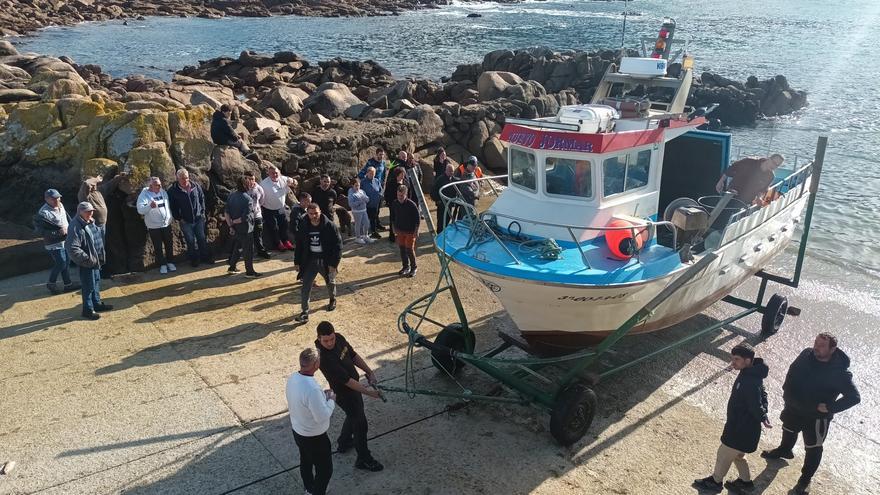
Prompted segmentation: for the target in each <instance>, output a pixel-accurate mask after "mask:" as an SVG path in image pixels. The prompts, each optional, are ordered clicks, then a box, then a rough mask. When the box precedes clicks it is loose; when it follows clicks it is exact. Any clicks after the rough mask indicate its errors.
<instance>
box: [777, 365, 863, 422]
mask: <svg viewBox="0 0 880 495" xmlns="http://www.w3.org/2000/svg"><path fill="white" fill-rule="evenodd" d="M782 398H783V399H784V400H785V409H786V410H787V411H788V412H791V413H794V414H797V415H798V416H802V417H805V418H818V417H821V416H825V415H824V414H823V413H820V412H819V411H818V409H817V406H818V405H819V404H821V403H825V404H827V405H828V415H827V416H828V417H829V418H830V417H833V416H834V415H835V414H837V413H839V412H841V411H845V410H847V409H849V408H850V407H852V406H854V405H856V404H858V403H859V402H861V400H862V398H861V396H860V395H859V391H858V390H857V389H856V386H855V384H854V383H853V380H852V373H850V371H849V356H847V355H846V353H845V352H843V350H842V349H840V348H838V349H837V350H835V351H834V354H832V355H831V360H830V361H828V362H827V363H823V362H821V361H819V360H818V359H816V356H815V355H813V349H811V348H807V349H804V350H803V352H801V354H800V356H798V357H797V359H795V360H794V362H793V363H791V366H790V367H789V368H788V374H786V375H785V382H783V384H782Z"/></svg>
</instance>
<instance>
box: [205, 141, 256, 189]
mask: <svg viewBox="0 0 880 495" xmlns="http://www.w3.org/2000/svg"><path fill="white" fill-rule="evenodd" d="M245 172H252V173H254V174H255V175H256V176H257V177H260V175H261V174H260V166H259V165H257V163H256V162H254V161H251V160H248V159H246V158H245V157H243V156H241V152H239V151H238V149H236V148H233V147H231V146H215V147H214V150H213V152H212V153H211V170H210V177H211V183H212V185H213V186H214V187H215V188H216V189H217V194H218V195H219V196H220V197H221V198H222V199H224V200H225V198H226V197H227V196H228V195H229V193H230V192H231V191H234V190H235V184H236V181H237V180H238V177H240V176H241V175H242V174H244V173H245Z"/></svg>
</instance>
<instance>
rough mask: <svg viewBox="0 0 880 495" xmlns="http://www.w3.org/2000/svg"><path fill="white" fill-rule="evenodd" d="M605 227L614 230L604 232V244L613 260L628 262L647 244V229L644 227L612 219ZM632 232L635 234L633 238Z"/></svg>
mask: <svg viewBox="0 0 880 495" xmlns="http://www.w3.org/2000/svg"><path fill="white" fill-rule="evenodd" d="M606 227H608V228H611V229H616V230H606V231H605V244H606V245H607V246H608V250H609V251H611V256H612V257H614V258H615V259H618V260H622V261H626V260H629V259H630V258H632V257H633V256H634V255H635V254H636V253H638V252H639V251H640V250H641V249H642V247H644V245H645V243H647V242H648V228H647V227H645V226H642V225H635V224H633V223H632V222H628V221H626V220H622V219H614V220H611V221H610V222H608V225H606ZM624 227H629V228H624ZM633 232H635V236H633Z"/></svg>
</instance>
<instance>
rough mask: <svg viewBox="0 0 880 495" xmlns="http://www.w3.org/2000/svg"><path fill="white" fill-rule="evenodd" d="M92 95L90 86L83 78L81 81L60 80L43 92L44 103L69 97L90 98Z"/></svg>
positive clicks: (53, 82)
mask: <svg viewBox="0 0 880 495" xmlns="http://www.w3.org/2000/svg"><path fill="white" fill-rule="evenodd" d="M89 93H91V89H90V88H89V85H88V84H86V82H85V81H83V80H82V79H81V78H80V80H79V81H77V80H75V79H69V78H66V77H64V78H59V79H56V80H54V81H52V82H51V83H50V84H49V85H48V86H47V87H46V90H45V91H43V101H48V100H57V99H59V98H64V97H67V96H88V95H89Z"/></svg>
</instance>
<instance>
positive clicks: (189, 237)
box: [180, 217, 211, 262]
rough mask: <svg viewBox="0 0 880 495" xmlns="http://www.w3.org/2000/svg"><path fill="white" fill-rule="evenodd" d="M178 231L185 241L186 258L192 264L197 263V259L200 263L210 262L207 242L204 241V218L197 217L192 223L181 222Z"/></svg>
mask: <svg viewBox="0 0 880 495" xmlns="http://www.w3.org/2000/svg"><path fill="white" fill-rule="evenodd" d="M180 230H181V231H182V232H183V238H184V240H186V257H187V258H189V260H190V261H193V262H197V261H198V260H199V258H201V259H202V261H211V252H210V251H209V250H208V240H207V239H205V218H204V217H199V218H197V219H196V220H195V221H194V222H193V223H189V222H185V221H183V220H181V221H180ZM196 243H198V244H196Z"/></svg>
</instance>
